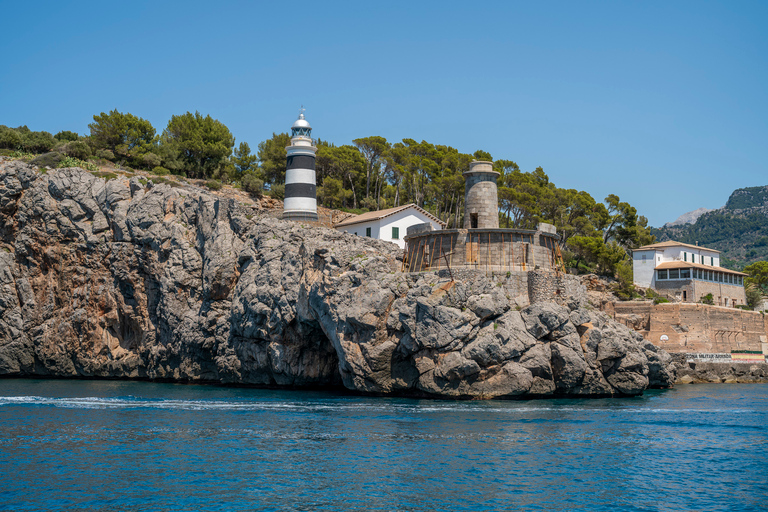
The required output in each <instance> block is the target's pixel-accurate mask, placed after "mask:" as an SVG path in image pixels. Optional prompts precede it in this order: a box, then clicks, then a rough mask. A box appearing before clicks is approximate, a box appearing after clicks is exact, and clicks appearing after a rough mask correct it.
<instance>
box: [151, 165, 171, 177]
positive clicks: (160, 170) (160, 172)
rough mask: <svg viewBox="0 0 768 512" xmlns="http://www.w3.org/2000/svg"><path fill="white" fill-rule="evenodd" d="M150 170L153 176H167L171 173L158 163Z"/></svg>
mask: <svg viewBox="0 0 768 512" xmlns="http://www.w3.org/2000/svg"><path fill="white" fill-rule="evenodd" d="M150 172H151V173H152V174H154V175H155V176H168V175H169V174H171V171H169V170H168V169H166V168H165V167H160V166H159V165H158V166H157V167H155V168H154V169H152V170H151V171H150Z"/></svg>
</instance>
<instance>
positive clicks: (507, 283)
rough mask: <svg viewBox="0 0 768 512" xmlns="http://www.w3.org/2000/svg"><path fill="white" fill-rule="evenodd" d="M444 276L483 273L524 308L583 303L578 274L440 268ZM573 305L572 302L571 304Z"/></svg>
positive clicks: (464, 278) (470, 278)
mask: <svg viewBox="0 0 768 512" xmlns="http://www.w3.org/2000/svg"><path fill="white" fill-rule="evenodd" d="M437 275H438V276H439V277H440V278H441V279H450V278H451V276H453V278H454V279H455V280H457V281H465V282H471V281H473V280H475V279H477V278H478V277H480V276H484V277H485V278H486V279H489V280H490V281H491V282H492V283H494V285H495V286H496V288H498V289H499V291H500V292H502V293H503V294H504V295H505V296H506V297H507V299H508V300H509V301H510V303H513V304H515V305H516V306H520V307H525V306H528V305H530V304H533V303H535V302H543V301H546V302H556V303H558V304H561V305H564V306H567V305H569V303H572V302H574V301H575V302H584V301H585V298H586V288H585V287H584V285H583V284H582V283H581V280H580V279H579V278H578V277H577V276H572V275H570V274H563V273H561V272H554V271H549V270H547V271H544V270H537V271H520V270H515V271H507V272H488V273H486V272H484V271H481V270H474V269H469V268H458V269H452V270H451V272H449V271H448V269H441V270H439V271H438V272H437ZM571 305H572V304H571Z"/></svg>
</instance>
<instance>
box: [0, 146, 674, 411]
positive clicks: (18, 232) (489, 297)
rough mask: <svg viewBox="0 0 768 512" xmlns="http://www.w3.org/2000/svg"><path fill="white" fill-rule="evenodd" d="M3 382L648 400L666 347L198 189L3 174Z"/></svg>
mask: <svg viewBox="0 0 768 512" xmlns="http://www.w3.org/2000/svg"><path fill="white" fill-rule="evenodd" d="M0 235H1V236H2V239H1V240H0V242H1V243H0V245H1V247H0V375H18V376H21V375H51V376H61V377H122V378H149V379H169V380H177V381H200V382H221V383H232V384H234V383H237V384H256V385H277V386H294V387H295V386H310V387H319V386H340V385H343V386H345V387H347V388H348V389H351V390H356V391H360V392H367V393H376V394H403V395H414V396H440V397H455V398H492V397H531V396H610V395H636V394H639V393H642V391H643V390H644V389H646V388H648V387H649V386H656V387H665V386H670V385H671V384H672V382H673V381H674V378H675V375H674V371H675V365H674V363H672V361H671V358H670V357H669V355H668V354H666V352H664V351H662V350H660V349H658V348H656V347H655V346H653V345H652V344H651V343H649V342H647V341H646V340H644V339H643V338H642V337H640V336H639V335H638V334H636V333H635V332H634V331H630V330H629V329H628V328H626V327H623V326H622V325H620V324H617V323H615V322H613V321H612V320H610V319H608V317H606V316H605V315H603V314H600V313H597V312H594V311H591V310H588V309H585V308H584V307H582V306H581V304H583V302H584V301H582V300H579V298H569V299H568V300H567V301H565V302H564V303H565V304H567V306H564V305H558V304H555V303H535V304H533V305H531V306H528V307H526V308H524V309H522V310H519V308H518V307H516V306H515V303H514V301H511V300H510V299H509V298H508V297H506V296H504V295H503V294H502V293H500V292H499V288H498V287H497V286H495V285H494V284H493V283H492V282H491V280H489V279H488V278H486V277H485V276H484V275H483V273H482V272H477V273H472V272H466V273H463V274H462V280H461V281H450V280H449V279H444V278H440V277H438V276H437V275H436V274H430V273H425V274H404V273H401V272H400V266H401V261H399V258H400V257H401V256H402V251H401V250H399V249H398V248H397V246H395V245H394V244H390V243H387V242H383V241H378V240H373V239H370V238H365V237H357V236H354V235H350V234H346V233H341V232H338V231H335V230H331V229H326V228H318V227H310V226H304V225H302V224H300V223H293V222H285V221H281V220H276V219H274V218H271V217H269V216H266V215H261V214H259V212H254V211H253V210H251V209H250V208H249V207H246V206H243V205H240V204H238V203H237V202H235V201H233V200H229V199H221V198H219V197H217V196H214V195H211V194H209V193H206V192H202V191H200V190H198V189H193V188H191V187H189V188H186V187H182V188H171V187H169V186H168V185H154V186H153V185H152V184H151V183H149V184H147V185H146V186H145V185H143V184H142V183H140V182H139V181H138V180H137V179H136V178H132V179H131V180H128V179H124V178H116V179H112V180H110V181H107V182H105V181H104V180H102V179H99V178H96V177H94V176H93V175H91V174H90V173H88V172H85V171H83V170H81V169H57V170H53V171H48V172H47V173H46V174H41V173H38V172H37V171H36V170H35V169H33V168H31V167H29V166H27V165H26V164H23V163H20V162H16V161H13V162H8V161H6V162H0Z"/></svg>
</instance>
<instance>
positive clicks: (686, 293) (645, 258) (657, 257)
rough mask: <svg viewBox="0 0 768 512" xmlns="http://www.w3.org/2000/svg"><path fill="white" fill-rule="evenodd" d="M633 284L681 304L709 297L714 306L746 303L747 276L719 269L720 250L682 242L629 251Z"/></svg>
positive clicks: (665, 243)
mask: <svg viewBox="0 0 768 512" xmlns="http://www.w3.org/2000/svg"><path fill="white" fill-rule="evenodd" d="M632 270H633V273H634V283H635V285H636V286H640V287H643V288H652V289H654V290H656V291H657V292H659V293H661V294H662V295H666V296H668V297H670V298H672V299H674V300H678V301H682V302H699V301H700V300H701V298H702V297H703V296H706V295H708V294H710V293H711V294H712V297H713V300H714V302H715V304H716V305H721V306H736V305H739V304H745V303H746V295H745V293H744V277H745V276H746V274H744V273H742V272H736V271H735V270H729V269H727V268H723V267H721V266H720V251H718V250H715V249H708V248H706V247H700V246H698V245H690V244H684V243H682V242H674V241H668V242H661V243H657V244H651V245H646V246H643V247H640V248H639V249H635V250H634V251H632Z"/></svg>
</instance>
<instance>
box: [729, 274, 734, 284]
mask: <svg viewBox="0 0 768 512" xmlns="http://www.w3.org/2000/svg"><path fill="white" fill-rule="evenodd" d="M728 284H733V275H731V274H728Z"/></svg>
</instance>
